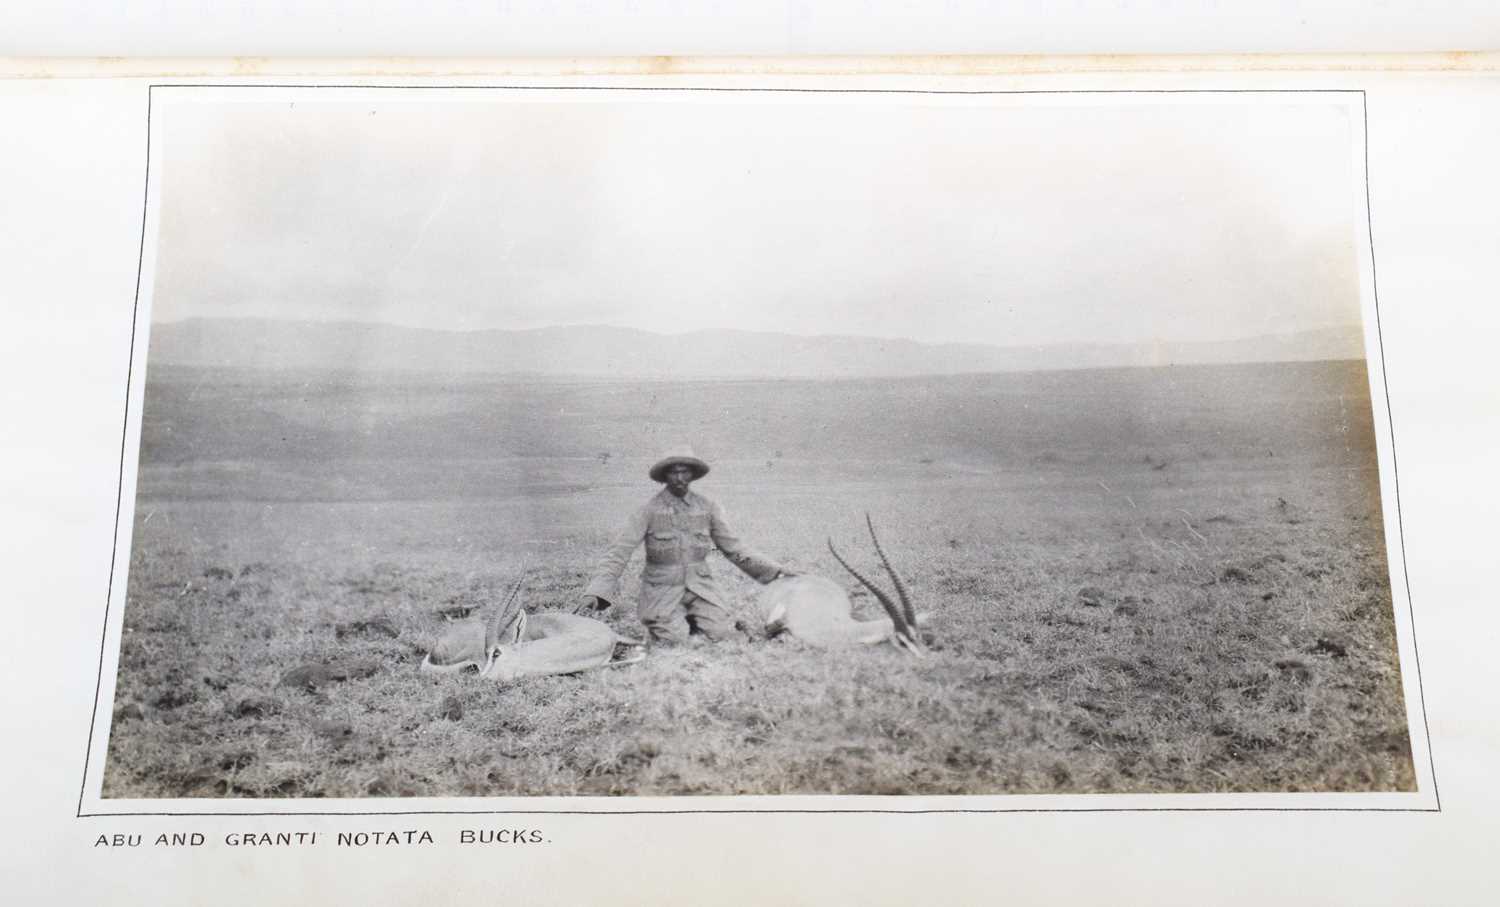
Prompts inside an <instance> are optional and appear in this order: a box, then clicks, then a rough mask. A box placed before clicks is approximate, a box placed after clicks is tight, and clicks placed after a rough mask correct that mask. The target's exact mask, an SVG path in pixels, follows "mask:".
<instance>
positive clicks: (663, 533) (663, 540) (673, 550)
mask: <svg viewBox="0 0 1500 907" xmlns="http://www.w3.org/2000/svg"><path fill="white" fill-rule="evenodd" d="M642 543H644V544H645V546H646V566H645V569H644V570H643V571H642V572H641V602H640V608H641V612H642V613H660V609H662V608H672V607H675V606H676V605H677V603H678V602H680V601H681V600H682V593H683V591H684V590H687V591H691V592H693V593H694V594H696V595H697V596H698V597H699V598H702V599H705V600H707V601H711V602H713V603H714V604H717V605H721V606H722V605H725V604H726V602H725V599H724V593H723V592H721V591H720V590H719V586H718V584H717V583H715V582H714V575H713V571H712V570H710V569H709V566H708V552H709V551H711V550H712V549H714V548H718V549H719V550H720V551H722V552H723V553H724V556H725V557H726V558H728V559H729V561H730V562H731V563H733V564H734V565H735V566H736V567H739V568H740V569H741V570H743V571H745V573H747V574H749V575H750V576H751V577H752V578H754V579H756V580H758V581H759V582H762V583H769V582H770V581H771V580H773V579H775V578H776V575H777V574H778V573H780V572H781V565H780V564H778V563H776V562H775V561H773V560H770V559H769V558H767V557H765V556H764V555H761V554H759V553H757V552H755V551H753V550H751V549H750V548H749V547H747V546H746V545H745V543H744V542H742V541H740V539H739V536H737V535H735V534H734V531H733V530H732V529H730V528H729V524H728V522H727V521H726V520H725V519H724V508H723V507H720V506H719V505H718V504H717V503H716V502H714V501H710V500H709V499H708V498H705V497H704V496H703V495H701V494H697V493H696V492H693V491H691V490H689V491H688V493H687V494H686V495H684V496H683V497H682V498H680V499H679V498H678V497H676V496H675V495H673V494H672V493H671V492H670V491H667V490H666V489H665V488H663V489H662V490H661V491H660V492H658V493H657V494H656V495H655V496H654V497H652V498H651V500H649V501H647V502H646V503H645V505H644V506H643V507H641V508H640V509H639V510H637V511H636V512H635V515H634V516H632V517H631V518H630V522H629V523H628V524H627V525H626V526H625V529H624V531H622V532H621V533H620V534H619V536H618V537H617V538H616V539H615V541H614V542H612V543H611V544H610V546H609V548H608V549H607V550H606V551H605V552H604V556H603V557H602V558H600V559H599V566H598V568H596V569H595V570H594V578H593V580H592V581H590V582H589V585H588V589H586V590H585V592H584V594H585V595H594V596H598V597H599V598H602V599H604V600H605V601H607V602H611V603H613V602H614V601H615V600H616V597H617V596H618V594H619V584H620V574H621V573H623V572H624V571H625V564H626V563H627V562H628V561H629V560H630V556H631V555H632V554H633V553H635V549H636V548H637V547H639V546H640V545H641V544H642Z"/></svg>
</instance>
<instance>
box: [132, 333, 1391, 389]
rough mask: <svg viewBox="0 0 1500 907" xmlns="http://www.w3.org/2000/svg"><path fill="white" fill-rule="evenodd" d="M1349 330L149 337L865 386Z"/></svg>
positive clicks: (1258, 347) (1288, 347) (249, 347)
mask: <svg viewBox="0 0 1500 907" xmlns="http://www.w3.org/2000/svg"><path fill="white" fill-rule="evenodd" d="M1363 358H1364V345H1363V337H1362V334H1361V331H1360V328H1359V327H1358V326H1357V325H1351V326H1348V327H1338V328H1328V329H1323V330H1316V331H1303V332H1299V333H1293V334H1270V335H1265V336H1260V337H1249V338H1245V339H1241V340H1230V341H1221V342H1213V343H1157V344H1058V345H1048V346H989V345H985V344H970V343H918V342H916V341H911V340H891V339H883V338H877V337H854V336H819V337H802V336H796V335H792V334H779V333H765V332H754V331H732V330H712V331H695V332H692V333H688V334H678V335H667V334H655V333H651V332H648V331H640V330H635V329H632V328H618V327H605V326H597V325H593V326H573V327H549V328H539V329H535V330H520V331H507V330H485V331H438V330H427V329H420V328H407V327H397V326H394V325H385V324H373V323H365V322H312V321H281V320H273V319H240V318H194V319H189V320H186V321H180V322H169V323H164V324H154V325H152V326H151V345H150V360H149V361H150V364H152V365H191V366H218V367H225V366H227V367H259V368H276V369H336V370H352V371H409V372H449V373H455V372H457V373H465V374H529V375H536V376H542V377H547V376H558V377H560V376H581V377H596V378H603V377H620V378H661V379H684V378H766V377H784V378H870V377H909V376H917V375H958V374H974V373H986V372H1020V371H1045V370H1055V369H1081V368H1113V367H1123V366H1159V365H1189V364H1225V363H1243V362H1298V361H1304V362H1305V361H1319V360H1332V359H1363Z"/></svg>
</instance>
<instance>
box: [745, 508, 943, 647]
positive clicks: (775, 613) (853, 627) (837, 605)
mask: <svg viewBox="0 0 1500 907" xmlns="http://www.w3.org/2000/svg"><path fill="white" fill-rule="evenodd" d="M865 523H866V524H867V525H868V526H869V527H870V538H871V540H872V541H874V543H875V553H876V554H877V555H879V557H880V563H881V566H883V567H884V568H885V571H886V573H887V574H888V575H889V576H890V578H891V582H892V584H893V585H894V586H895V587H896V596H897V598H898V599H899V600H900V604H899V605H897V603H896V602H894V601H892V600H891V598H890V596H888V595H886V594H885V593H884V592H882V591H881V590H880V589H879V588H878V587H877V586H875V585H874V584H873V583H871V582H870V581H869V580H867V579H865V578H864V577H863V576H861V575H860V574H859V573H857V572H855V570H854V568H853V567H851V566H849V562H848V561H846V560H844V557H843V555H841V554H839V552H838V549H836V548H834V547H833V540H832V539H829V541H828V550H829V551H830V552H832V553H833V556H834V558H835V559H836V560H838V562H839V563H840V564H842V565H843V566H844V569H845V570H848V571H849V572H850V573H851V574H852V575H853V576H854V578H855V579H856V580H858V581H859V582H860V584H861V585H863V586H864V587H865V588H866V589H869V590H870V592H871V593H872V594H874V596H875V598H876V599H877V600H879V602H880V604H881V606H882V607H883V608H885V612H886V615H887V616H886V617H879V618H875V619H874V620H857V619H855V617H854V613H853V611H854V605H853V602H851V601H850V599H849V593H848V592H847V591H846V590H845V589H844V587H843V586H840V585H839V584H838V583H836V582H834V581H833V580H831V579H828V578H826V577H822V576H792V577H788V578H786V579H780V580H776V581H775V582H773V583H771V584H769V585H768V586H767V587H766V590H765V592H763V593H762V596H761V606H762V608H763V609H764V611H765V615H766V631H767V632H768V633H770V634H771V635H773V636H774V635H777V634H778V633H788V634H790V635H791V636H792V637H793V638H794V639H798V640H801V641H802V642H805V643H807V644H808V645H812V646H817V647H819V648H824V649H843V648H853V647H854V646H867V645H875V644H876V643H882V642H886V641H887V640H889V641H890V642H892V643H894V644H895V645H896V646H897V647H898V648H901V649H905V650H906V651H908V652H911V653H912V654H913V655H921V654H923V651H924V647H923V645H922V638H921V635H920V634H919V633H918V626H919V624H920V623H921V622H922V621H923V620H924V619H925V617H926V615H919V614H917V613H916V612H914V611H913V610H912V606H911V600H910V597H909V596H908V594H907V591H906V584H905V583H904V582H902V581H901V577H900V575H899V574H897V573H896V569H895V568H894V567H892V566H891V562H890V560H889V559H888V558H887V557H886V556H885V551H884V550H882V549H881V547H880V539H879V538H877V537H876V536H875V525H874V524H873V523H871V522H870V518H869V515H868V514H867V515H866V516H865Z"/></svg>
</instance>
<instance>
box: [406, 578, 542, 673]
mask: <svg viewBox="0 0 1500 907" xmlns="http://www.w3.org/2000/svg"><path fill="white" fill-rule="evenodd" d="M525 581H526V571H524V570H522V572H521V575H520V576H519V577H518V578H517V579H516V582H515V585H513V586H511V588H510V592H508V593H506V596H505V598H504V599H502V600H501V602H500V604H498V605H496V606H495V609H494V610H493V611H492V612H490V616H489V618H488V619H486V620H485V622H484V633H483V636H481V635H480V632H479V631H480V626H479V623H478V621H476V620H473V619H470V620H464V621H460V622H458V623H456V624H452V625H450V626H449V628H448V632H446V633H444V634H443V636H442V637H441V638H439V639H438V641H437V643H436V644H435V645H434V646H433V647H432V650H431V651H429V652H428V653H427V656H426V657H425V658H423V659H422V664H421V667H420V669H419V670H421V671H422V673H424V674H456V673H460V672H463V671H468V670H477V671H479V672H480V673H485V672H487V671H490V670H491V669H492V668H494V667H495V665H496V663H497V662H498V661H499V660H500V656H501V655H502V654H503V653H504V652H505V650H506V649H507V648H509V647H511V646H514V645H515V644H516V643H518V642H520V641H521V639H522V638H523V637H524V636H525V634H526V610H525V609H524V608H522V607H521V601H520V596H521V585H522V584H523V583H524V582H525Z"/></svg>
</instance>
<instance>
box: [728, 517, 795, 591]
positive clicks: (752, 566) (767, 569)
mask: <svg viewBox="0 0 1500 907" xmlns="http://www.w3.org/2000/svg"><path fill="white" fill-rule="evenodd" d="M708 531H709V534H710V535H712V536H713V540H714V545H716V546H717V547H718V549H719V550H720V551H722V552H724V556H725V557H726V558H728V559H729V562H730V563H732V564H734V565H735V566H736V567H738V568H740V569H741V570H743V571H745V573H747V574H749V575H750V577H751V578H752V579H755V580H756V581H758V582H762V583H769V582H771V581H772V580H774V579H776V578H777V577H779V576H782V575H787V576H790V575H791V573H790V571H788V570H787V569H786V568H784V567H782V566H781V565H780V564H778V563H777V562H776V561H773V560H771V559H770V558H768V557H766V556H765V555H763V554H761V553H760V552H758V551H756V550H755V549H753V548H751V547H750V546H749V545H746V544H745V543H744V541H742V540H741V539H740V537H739V536H738V535H737V534H735V532H734V530H733V529H731V528H729V521H728V519H727V518H725V516H724V508H723V507H722V506H720V505H719V502H718V501H715V502H713V506H712V508H711V509H710V510H709V519H708Z"/></svg>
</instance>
